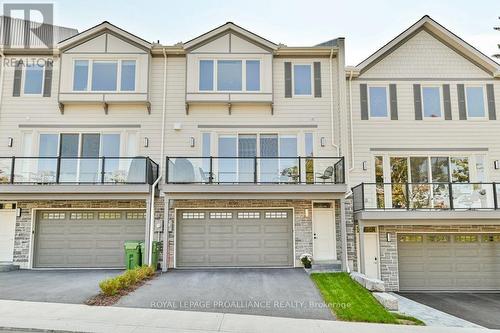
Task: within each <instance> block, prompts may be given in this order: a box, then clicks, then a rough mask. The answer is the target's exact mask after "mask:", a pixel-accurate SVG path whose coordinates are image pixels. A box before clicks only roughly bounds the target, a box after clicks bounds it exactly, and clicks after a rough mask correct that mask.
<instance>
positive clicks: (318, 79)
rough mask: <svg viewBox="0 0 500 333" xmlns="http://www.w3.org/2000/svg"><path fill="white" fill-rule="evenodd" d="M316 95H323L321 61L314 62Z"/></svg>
mask: <svg viewBox="0 0 500 333" xmlns="http://www.w3.org/2000/svg"><path fill="white" fill-rule="evenodd" d="M314 97H321V63H320V62H319V61H317V62H314Z"/></svg>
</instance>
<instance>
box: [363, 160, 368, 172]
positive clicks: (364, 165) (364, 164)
mask: <svg viewBox="0 0 500 333" xmlns="http://www.w3.org/2000/svg"><path fill="white" fill-rule="evenodd" d="M366 170H368V162H367V161H363V171H366Z"/></svg>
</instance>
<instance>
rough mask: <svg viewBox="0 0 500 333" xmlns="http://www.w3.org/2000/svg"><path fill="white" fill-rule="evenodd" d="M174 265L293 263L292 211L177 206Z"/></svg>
mask: <svg viewBox="0 0 500 333" xmlns="http://www.w3.org/2000/svg"><path fill="white" fill-rule="evenodd" d="M176 245H177V246H176V249H177V253H176V266H177V267H262V266H268V267H269V266H287V267H290V266H293V213H292V210H291V209H280V210H216V209H212V210H209V209H207V210H179V211H178V214H177V238H176Z"/></svg>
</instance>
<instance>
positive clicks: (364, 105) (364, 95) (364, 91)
mask: <svg viewBox="0 0 500 333" xmlns="http://www.w3.org/2000/svg"><path fill="white" fill-rule="evenodd" d="M359 98H360V102H361V120H368V87H367V86H366V84H360V85H359Z"/></svg>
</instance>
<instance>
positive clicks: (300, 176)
mask: <svg viewBox="0 0 500 333" xmlns="http://www.w3.org/2000/svg"><path fill="white" fill-rule="evenodd" d="M298 159H299V184H302V157H300V156H299V157H298ZM306 172H307V168H306ZM306 179H307V176H306Z"/></svg>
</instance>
